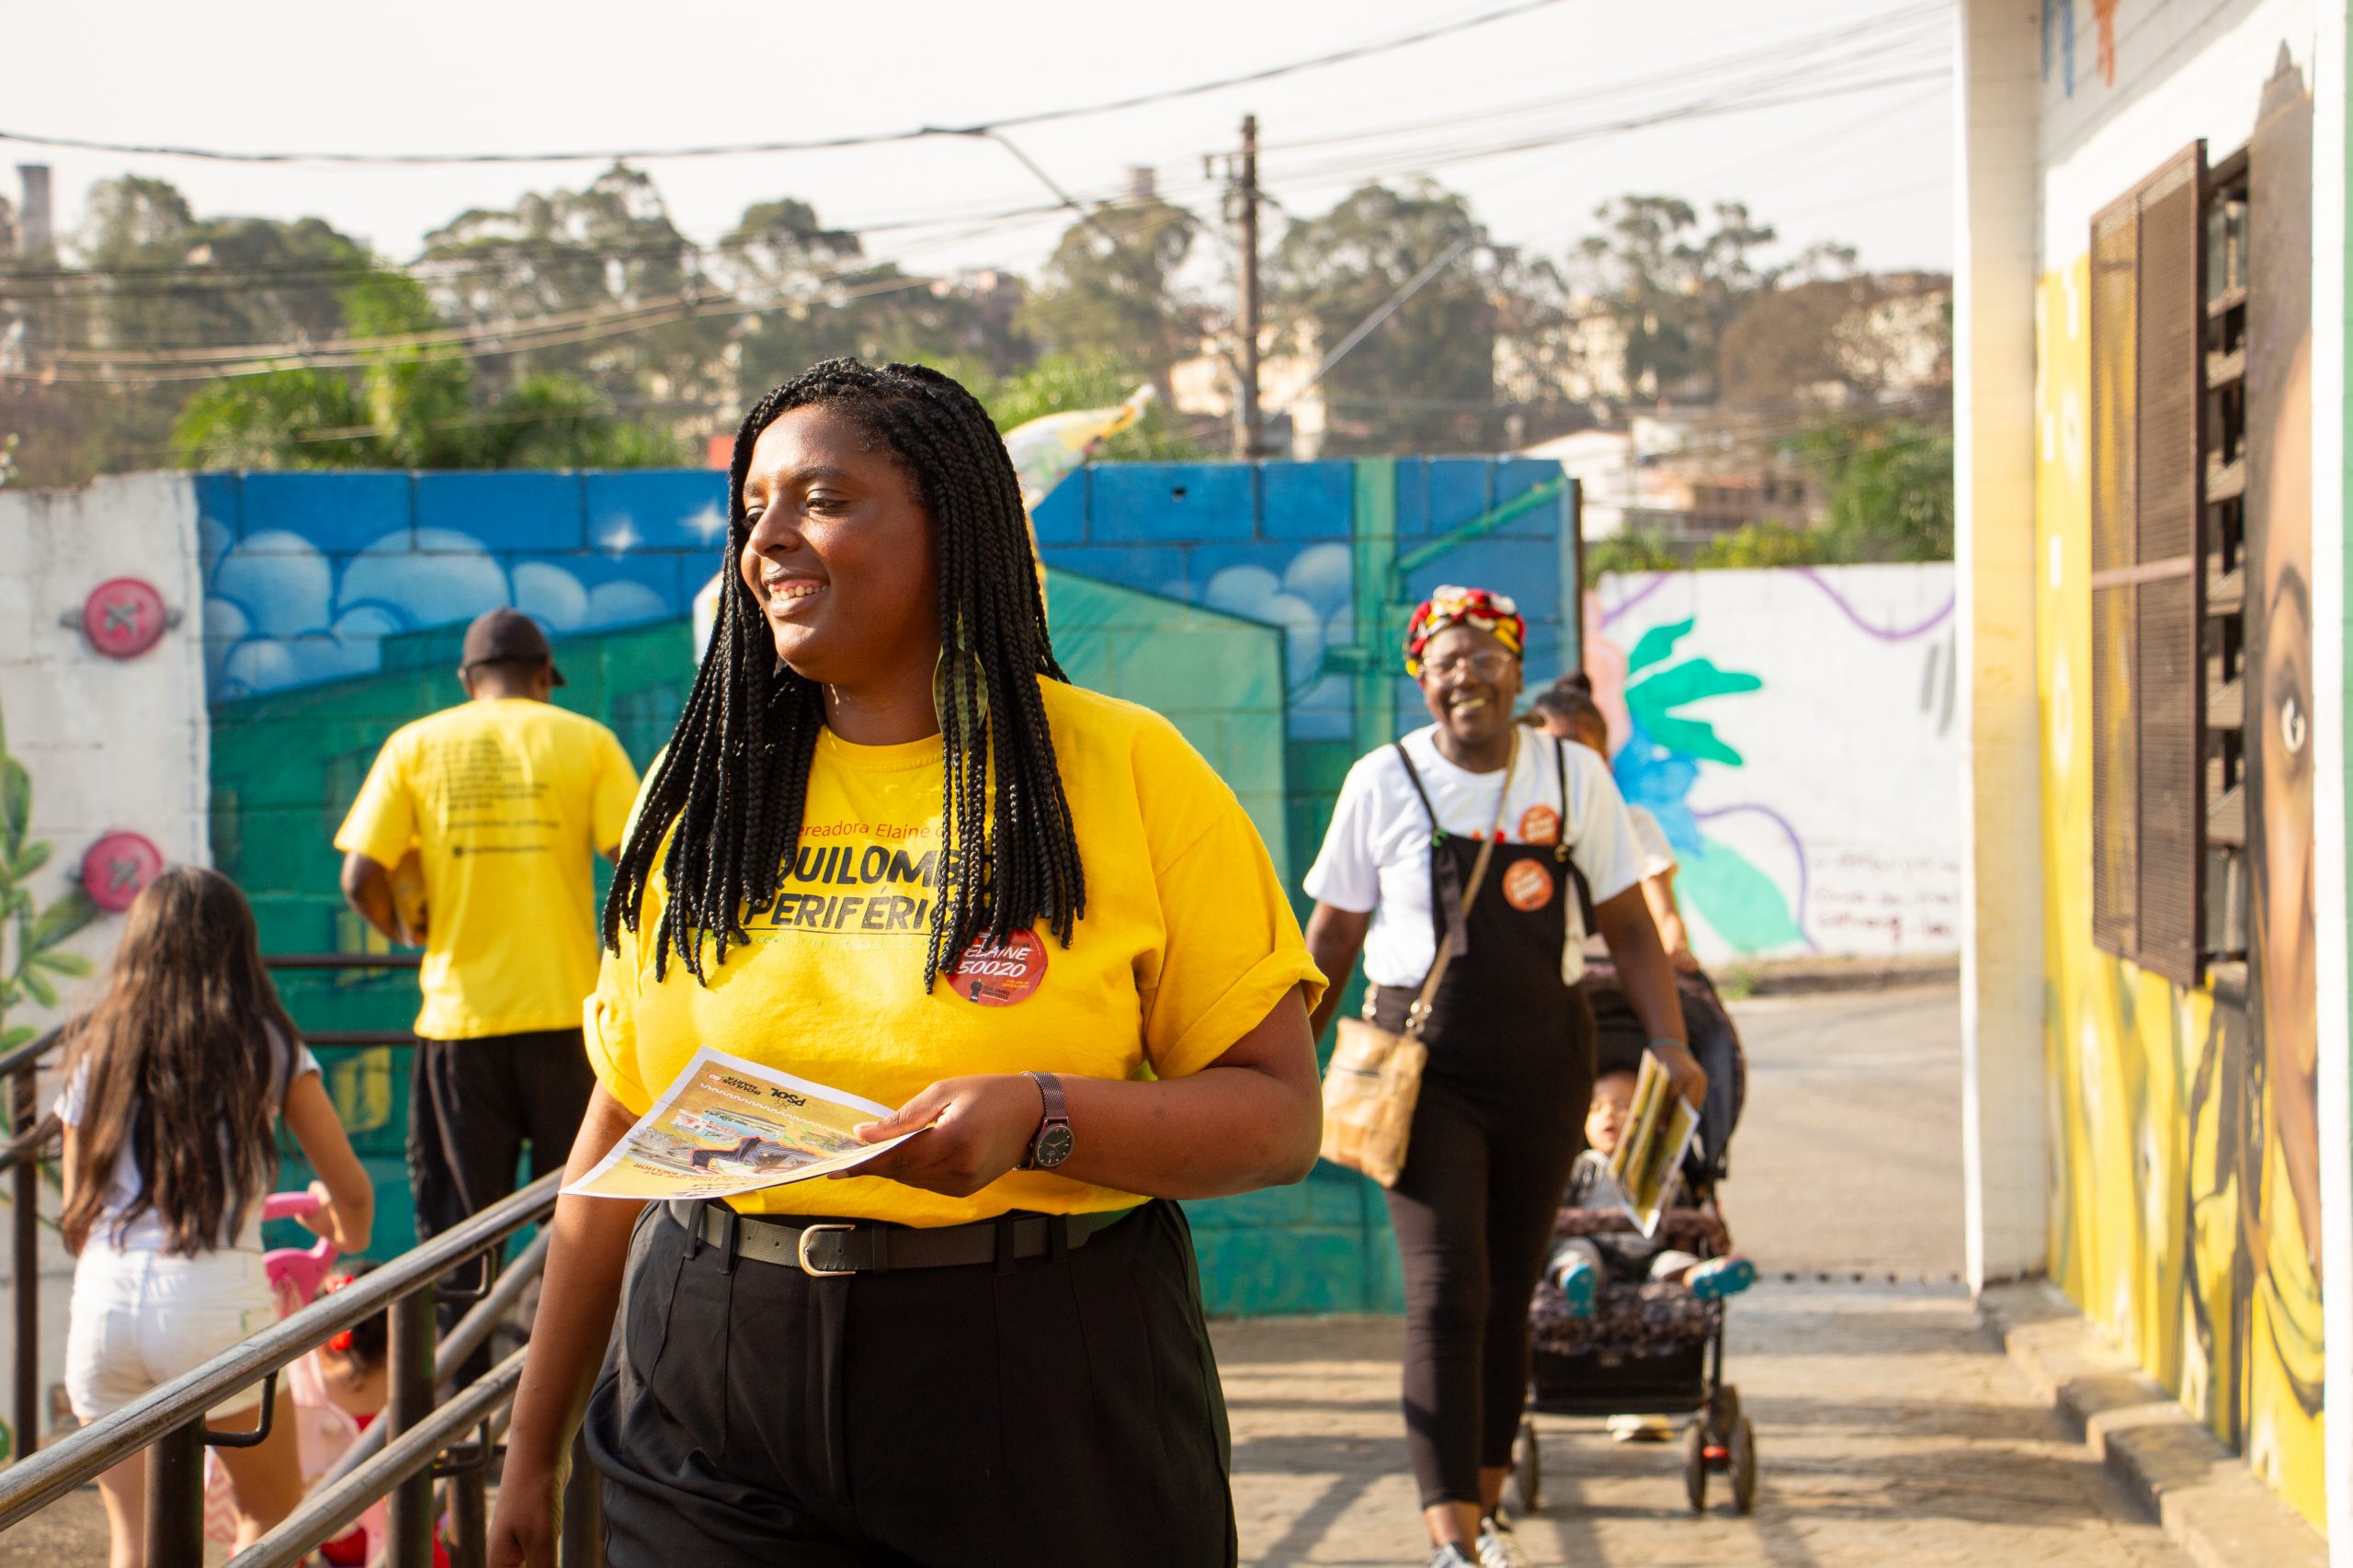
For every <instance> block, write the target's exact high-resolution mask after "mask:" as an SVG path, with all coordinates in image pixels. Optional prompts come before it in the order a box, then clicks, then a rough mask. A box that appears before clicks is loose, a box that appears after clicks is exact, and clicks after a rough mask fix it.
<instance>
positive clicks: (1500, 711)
mask: <svg viewBox="0 0 2353 1568" xmlns="http://www.w3.org/2000/svg"><path fill="white" fill-rule="evenodd" d="M1421 679H1422V700H1423V702H1424V703H1426V704H1427V706H1428V708H1429V710H1430V717H1431V718H1433V719H1435V720H1437V721H1438V726H1439V728H1441V729H1443V730H1445V731H1446V733H1448V734H1449V735H1451V736H1452V737H1453V738H1454V739H1455V740H1456V741H1457V742H1458V743H1460V744H1463V745H1482V744H1485V743H1487V742H1489V741H1492V740H1494V739H1495V737H1496V736H1497V735H1500V734H1502V733H1505V732H1506V730H1508V729H1509V728H1510V727H1511V723H1512V716H1511V708H1512V703H1513V702H1514V701H1516V700H1517V699H1518V697H1519V687H1520V668H1519V655H1518V654H1517V653H1513V652H1512V651H1511V650H1510V649H1509V648H1506V646H1504V641H1503V639H1502V638H1500V637H1498V636H1496V635H1495V633H1494V632H1492V631H1481V630H1480V629H1479V628H1477V627H1475V626H1449V627H1448V628H1447V629H1446V630H1445V631H1441V632H1439V633H1438V635H1437V636H1435V637H1433V638H1431V639H1430V640H1429V642H1427V643H1425V644H1424V645H1423V648H1422V676H1421Z"/></svg>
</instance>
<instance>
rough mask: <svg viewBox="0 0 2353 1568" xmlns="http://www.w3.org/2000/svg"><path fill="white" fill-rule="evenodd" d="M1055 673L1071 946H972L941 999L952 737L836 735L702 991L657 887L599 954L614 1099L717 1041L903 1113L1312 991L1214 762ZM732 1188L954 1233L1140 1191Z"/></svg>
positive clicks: (1313, 983) (648, 1101)
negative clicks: (661, 962) (743, 937)
mask: <svg viewBox="0 0 2353 1568" xmlns="http://www.w3.org/2000/svg"><path fill="white" fill-rule="evenodd" d="M1040 687H1041V688H1042V689H1043V691H1044V693H1045V702H1046V716H1047V722H1048V724H1049V726H1050V727H1051V731H1052V733H1053V741H1054V755H1055V759H1056V761H1057V763H1058V764H1059V765H1060V767H1061V770H1062V778H1063V791H1064V793H1065V794H1066V795H1067V796H1068V797H1069V800H1070V805H1071V812H1072V815H1073V818H1074V823H1075V825H1076V829H1077V838H1078V851H1079V858H1080V861H1081V863H1082V865H1083V866H1084V868H1085V871H1086V915H1084V916H1083V917H1081V919H1080V920H1079V922H1078V929H1077V932H1076V934H1075V935H1074V937H1073V939H1072V942H1071V945H1070V946H1069V947H1068V948H1064V947H1063V946H1062V945H1061V944H1060V943H1059V942H1057V941H1056V940H1055V939H1054V938H1053V937H1051V934H1048V933H1044V932H1040V934H1039V937H1038V939H1036V940H1026V941H1025V940H1020V939H1016V940H1014V941H1012V942H1009V943H1008V944H1007V946H1006V949H1005V950H1001V951H995V952H978V951H976V952H974V953H972V954H969V955H967V958H966V960H965V962H964V964H963V965H962V966H961V969H960V971H958V973H957V974H956V975H955V976H954V977H952V978H951V977H949V976H942V977H941V979H940V981H939V983H938V985H937V986H936V987H935V988H934V989H933V990H932V992H931V993H930V994H925V992H924V989H923V965H924V953H925V949H926V941H927V937H928V933H929V930H930V922H931V909H932V901H933V900H934V899H935V898H937V897H938V892H939V860H940V856H939V848H940V829H939V823H940V798H939V795H940V746H939V741H938V738H937V737H936V736H935V737H933V738H930V739H926V740H921V741H912V742H909V743H907V744H904V745H887V746H861V745H852V744H848V743H847V742H845V741H842V740H840V739H839V738H837V737H836V736H835V735H834V734H833V733H832V732H830V731H828V732H826V733H824V734H823V735H821V736H820V737H819V738H818V743H817V750H816V756H815V759H814V761H813V763H812V765H811V767H810V770H809V792H808V801H807V805H806V807H805V809H804V812H803V814H802V825H801V844H800V847H799V850H798V852H797V853H796V854H795V855H794V857H793V864H792V869H791V870H790V873H789V874H788V875H787V877H786V880H785V882H784V886H783V891H782V892H781V894H780V895H779V898H778V900H777V904H776V907H775V908H774V909H773V910H770V911H767V912H764V913H762V914H760V915H756V916H753V917H751V919H750V920H749V921H748V922H747V924H746V927H745V928H746V930H747V931H748V932H749V933H750V936H751V945H750V946H749V947H748V948H738V947H733V946H731V947H730V948H729V949H728V952H727V961H726V963H725V964H724V965H722V966H720V967H718V968H716V969H713V970H711V971H710V985H709V986H708V987H705V986H703V985H700V984H699V983H697V982H696V981H695V979H694V977H693V976H691V975H689V974H688V973H687V972H686V971H685V969H684V967H683V966H682V965H680V964H679V963H678V961H677V960H676V956H675V955H673V956H672V958H671V960H670V962H669V966H668V970H667V972H666V973H665V976H664V978H663V979H662V981H661V982H660V983H655V981H654V962H653V953H654V940H655V929H656V926H657V923H658V922H659V920H660V918H661V912H662V908H663V904H664V896H663V891H662V888H661V885H660V883H659V881H656V882H655V883H654V885H652V886H650V887H648V888H647V890H646V893H645V903H644V907H643V909H642V912H641V914H640V917H639V924H638V931H639V935H637V936H635V937H632V936H631V934H630V933H629V932H628V931H627V930H624V931H623V932H622V933H621V939H620V951H619V952H617V953H608V954H607V955H606V956H605V962H604V970H603V972H602V973H601V974H600V975H599V977H598V979H597V994H596V996H595V997H594V998H593V999H592V1000H591V1001H590V1003H589V1006H588V1009H587V1030H588V1056H589V1060H590V1061H591V1062H594V1063H595V1064H596V1068H597V1077H598V1078H599V1079H600V1080H601V1081H602V1082H603V1084H604V1085H605V1087H606V1088H607V1089H608V1090H609V1091H610V1092H611V1093H612V1095H613V1096H614V1097H615V1098H616V1099H618V1100H620V1102H621V1103H622V1104H623V1105H625V1106H627V1107H628V1108H630V1110H631V1112H633V1113H636V1114H639V1115H642V1114H643V1113H644V1112H645V1110H646V1109H647V1108H649V1107H650V1106H651V1105H652V1104H653V1102H654V1097H655V1096H656V1095H658V1094H659V1093H660V1092H661V1091H662V1090H664V1089H665V1088H667V1087H668V1086H669V1085H670V1084H671V1082H672V1081H673V1080H674V1079H675V1078H676V1076H677V1074H678V1073H679V1072H680V1070H682V1069H683V1068H684V1067H685V1066H686V1064H687V1062H688V1059H689V1058H691V1057H692V1056H693V1055H694V1053H695V1051H696V1049H697V1048H698V1047H699V1046H704V1045H709V1046H711V1047H714V1048H715V1049H717V1050H720V1051H730V1052H733V1054H735V1055H737V1056H742V1057H746V1058H748V1059H750V1060H752V1061H754V1062H760V1063H762V1064H763V1065H767V1066H771V1067H776V1068H779V1069H781V1070H783V1071H786V1072H790V1073H792V1074H797V1075H799V1076H801V1077H803V1078H809V1079H813V1080H814V1081H816V1082H817V1083H820V1084H825V1085H831V1086H832V1087H835V1088H837V1089H846V1090H847V1091H849V1092H850V1093H852V1094H858V1095H863V1096H867V1097H868V1098H870V1099H873V1100H878V1101H880V1102H881V1103H882V1104H884V1105H892V1106H897V1105H904V1104H905V1103H906V1102H907V1101H909V1100H911V1099H913V1098H914V1097H915V1096H916V1095H918V1094H920V1093H921V1092H922V1091H923V1090H924V1089H926V1088H927V1087H928V1086H930V1085H932V1084H934V1083H936V1082H938V1080H940V1079H942V1078H952V1077H957V1076H961V1075H962V1074H976V1073H1016V1072H1021V1071H1024V1070H1030V1071H1037V1072H1048V1073H1058V1074H1063V1075H1064V1076H1067V1077H1091V1078H1111V1079H1126V1078H1135V1077H1140V1076H1142V1074H1143V1073H1144V1071H1145V1069H1146V1068H1147V1067H1149V1069H1150V1071H1151V1072H1152V1074H1154V1075H1155V1076H1158V1077H1161V1078H1179V1077H1183V1076H1185V1075H1186V1074H1191V1073H1198V1072H1199V1071H1200V1070H1201V1069H1202V1068H1204V1067H1206V1066H1208V1065H1209V1064H1210V1063H1211V1062H1214V1061H1215V1060H1216V1059H1217V1058H1218V1057H1220V1056H1222V1055H1223V1054H1224V1053H1225V1051H1226V1050H1227V1049H1228V1048H1229V1047H1231V1046H1232V1045H1233V1043H1234V1041H1236V1040H1240V1039H1241V1038H1242V1037H1243V1036H1244V1035H1245V1034H1246V1033H1248V1032H1249V1031H1250V1030H1251V1028H1254V1027H1256V1025H1257V1023H1258V1022H1259V1020H1261V1019H1262V1018H1264V1017H1266V1016H1267V1014H1268V1013H1269V1012H1271V1011H1272V1010H1273V1009H1274V1006H1275V1004H1276V1003H1277V1002H1279V1001H1280V1000H1281V999H1282V997H1283V996H1284V995H1285V994H1287V993H1289V992H1290V990H1291V989H1292V988H1293V987H1295V986H1297V985H1299V984H1300V983H1302V982H1305V983H1307V984H1308V986H1309V987H1310V994H1311V999H1312V997H1313V995H1314V994H1320V993H1321V991H1322V988H1323V983H1324V982H1323V977H1322V976H1321V975H1319V974H1318V973H1317V972H1316V971H1315V966H1314V963H1313V960H1310V959H1309V958H1308V956H1307V945H1306V943H1305V942H1304V941H1303V940H1302V937H1301V936H1300V931H1299V924H1298V922H1297V920H1295V919H1294V918H1293V917H1292V915H1291V910H1290V902H1289V901H1288V900H1287V899H1286V898H1285V897H1284V896H1283V889H1282V884H1281V883H1280V881H1278V880H1277V878H1276V875H1275V868H1274V865H1273V863H1272V862H1271V861H1270V860H1268V858H1267V849H1266V846H1265V845H1264V844H1262V843H1261V842H1260V841H1259V838H1258V833H1257V829H1256V827H1254V826H1253V825H1252V824H1251V822H1250V819H1249V817H1248V816H1247V815H1246V814H1245V812H1243V810H1242V805H1241V802H1240V801H1236V800H1235V799H1234V798H1233V790H1229V789H1227V788H1226V786H1225V782H1224V780H1222V779H1221V778H1218V776H1217V774H1216V773H1215V772H1213V771H1212V770H1211V767H1210V766H1209V764H1208V763H1207V762H1205V761H1204V760H1202V758H1201V756H1200V754H1199V753H1198V752H1196V751H1194V750H1193V748H1192V747H1191V746H1189V745H1188V744H1186V743H1185V739H1184V737H1183V736H1182V735H1179V734H1178V733H1176V729H1175V727H1174V726H1172V725H1171V724H1169V723H1168V722H1167V721H1166V720H1165V719H1162V718H1161V717H1160V716H1159V715H1157V714H1155V713H1153V712H1152V711H1150V710H1146V709H1142V708H1138V707H1135V706H1134V705H1132V704H1130V703H1126V702H1120V701H1118V700H1116V699H1111V698H1108V697H1102V696H1098V695H1097V694H1095V693H1093V692H1088V691H1081V690H1078V689H1076V688H1075V687H1068V686H1064V685H1063V684H1062V683H1060V682H1057V681H1041V682H1040ZM1075 1131H1076V1132H1077V1134H1078V1136H1079V1138H1081V1139H1082V1140H1084V1139H1085V1138H1086V1128H1084V1127H1078V1128H1076V1129H1075ZM734 1201H735V1206H736V1207H737V1208H739V1209H741V1210H744V1211H745V1212H746V1213H755V1214H759V1213H772V1214H795V1213H799V1214H828V1215H842V1216H846V1217H848V1218H853V1219H878V1220H891V1221H899V1222H901V1223H904V1224H913V1225H953V1224H961V1223H963V1222H965V1221H972V1220H981V1219H987V1218H989V1217H991V1216H994V1215H996V1214H1001V1213H1004V1212H1005V1211H1006V1210H1012V1209H1025V1210H1037V1211H1041V1212H1047V1213H1074V1214H1076V1213H1089V1212H1094V1211H1097V1210H1110V1209H1123V1208H1127V1207H1129V1206H1131V1205H1132V1204H1134V1203H1136V1202H1137V1201H1138V1199H1135V1198H1133V1197H1131V1196H1130V1195H1128V1194H1125V1193H1121V1192H1118V1191H1115V1190H1113V1189H1111V1188H1109V1187H1093V1186H1089V1185H1087V1184H1086V1183H1083V1182H1078V1181H1074V1180H1072V1179H1070V1178H1069V1177H1067V1176H1057V1175H1054V1174H1053V1173H1051V1172H1047V1171H1015V1172H1012V1173H1010V1174H1008V1175H1006V1176H1001V1177H999V1178H998V1179H997V1180H996V1181H995V1182H993V1183H991V1184H990V1185H989V1186H988V1187H984V1188H983V1189H982V1190H981V1191H980V1192H978V1193H975V1194H973V1195H972V1197H970V1198H963V1199H957V1198H947V1197H943V1196H941V1195H939V1194H938V1193H933V1192H926V1191H923V1190H921V1189H919V1188H916V1187H907V1186H904V1185H903V1184H901V1183H898V1182H894V1181H891V1180H888V1179H886V1178H884V1177H881V1176H847V1177H844V1178H842V1179H841V1180H838V1181H833V1180H819V1181H812V1182H804V1183H797V1184H794V1185H791V1186H787V1187H771V1188H769V1189H768V1190H767V1191H766V1192H760V1193H755V1194H752V1195H750V1196H749V1197H746V1198H743V1199H736V1200H734Z"/></svg>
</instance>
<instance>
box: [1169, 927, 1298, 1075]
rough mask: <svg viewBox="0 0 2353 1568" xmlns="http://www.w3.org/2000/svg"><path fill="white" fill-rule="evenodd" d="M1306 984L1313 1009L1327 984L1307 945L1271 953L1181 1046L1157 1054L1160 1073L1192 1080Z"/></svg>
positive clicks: (1181, 1040)
mask: <svg viewBox="0 0 2353 1568" xmlns="http://www.w3.org/2000/svg"><path fill="white" fill-rule="evenodd" d="M1302 984H1304V985H1305V986H1306V987H1307V997H1306V1001H1307V1006H1308V1010H1309V1011H1310V1012H1313V1010H1314V1007H1315V1004H1316V1003H1317V1002H1319V1001H1321V1000H1323V996H1324V986H1325V984H1326V982H1325V981H1324V973H1323V971H1321V970H1319V969H1317V968H1316V967H1315V960H1313V959H1312V958H1310V957H1308V954H1307V949H1305V948H1303V947H1287V948H1285V949H1281V950H1279V951H1277V952H1272V953H1268V954H1267V956H1266V957H1265V958H1263V959H1260V960H1258V961H1257V962H1256V964H1254V965H1252V966H1251V968H1250V970H1249V971H1248V972H1247V973H1245V975H1243V977H1242V978H1241V979H1239V980H1237V981H1235V982H1234V983H1233V984H1232V985H1230V986H1228V987H1227V988H1226V991H1225V994H1224V995H1222V996H1220V997H1219V998H1218V999H1217V1000H1216V1001H1215V1002H1213V1003H1211V1005H1210V1007H1209V1009H1208V1011H1206V1012H1204V1013H1203V1014H1202V1015H1201V1016H1200V1017H1198V1018H1196V1019H1194V1020H1193V1023H1192V1026H1191V1027H1190V1028H1188V1029H1186V1031H1185V1032H1184V1034H1183V1035H1182V1036H1181V1037H1179V1038H1178V1040H1177V1041H1176V1044H1175V1045H1173V1046H1170V1047H1169V1048H1168V1049H1167V1050H1165V1051H1154V1052H1153V1053H1152V1071H1153V1074H1154V1076H1155V1077H1160V1078H1188V1077H1190V1076H1192V1075H1193V1074H1196V1073H1199V1071H1201V1069H1203V1068H1204V1067H1207V1066H1208V1065H1209V1064H1210V1063H1211V1062H1215V1061H1216V1060H1217V1059H1218V1058H1219V1057H1221V1056H1223V1055H1224V1054H1225V1053H1226V1052H1227V1051H1230V1050H1232V1049H1233V1043H1234V1041H1236V1040H1240V1039H1241V1038H1242V1037H1243V1036H1244V1035H1245V1034H1248V1033H1249V1032H1250V1031H1251V1030H1252V1029H1254V1028H1257V1027H1258V1025H1259V1024H1260V1022H1262V1021H1263V1020H1264V1019H1265V1018H1266V1017H1267V1014H1268V1013H1271V1012H1273V1011H1274V1010H1275V1004H1276V1003H1278V1002H1279V1001H1281V1000H1282V999H1283V998H1284V997H1285V996H1286V995H1288V994H1290V992H1291V991H1292V990H1294V989H1295V988H1297V987H1298V986H1300V985H1302Z"/></svg>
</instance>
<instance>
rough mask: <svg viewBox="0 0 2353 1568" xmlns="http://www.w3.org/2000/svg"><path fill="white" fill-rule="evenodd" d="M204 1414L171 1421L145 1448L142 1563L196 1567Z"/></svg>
mask: <svg viewBox="0 0 2353 1568" xmlns="http://www.w3.org/2000/svg"><path fill="white" fill-rule="evenodd" d="M203 1562H204V1417H203V1416H202V1415H199V1416H197V1417H196V1418H195V1419H194V1420H192V1421H188V1422H184V1423H183V1424H181V1425H180V1426H175V1427H173V1428H172V1429H171V1430H170V1431H168V1432H166V1433H165V1434H164V1435H163V1436H162V1437H158V1438H156V1439H155V1441H154V1443H153V1445H152V1446H150V1447H149V1449H147V1568H202V1565H203Z"/></svg>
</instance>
